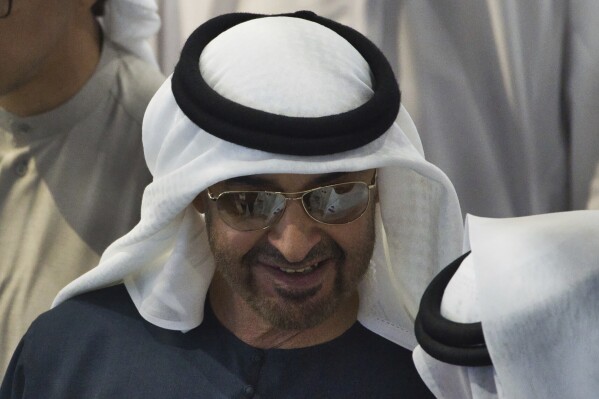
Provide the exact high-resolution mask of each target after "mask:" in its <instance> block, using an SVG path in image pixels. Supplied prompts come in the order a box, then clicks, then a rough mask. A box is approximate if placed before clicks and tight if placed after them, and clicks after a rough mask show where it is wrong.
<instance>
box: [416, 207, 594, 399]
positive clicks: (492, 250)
mask: <svg viewBox="0 0 599 399" xmlns="http://www.w3.org/2000/svg"><path fill="white" fill-rule="evenodd" d="M467 229H468V230H469V234H468V235H467V240H468V241H469V245H470V247H471V249H472V253H471V254H470V255H469V256H468V257H467V258H466V259H465V260H464V261H463V262H462V265H461V266H460V268H459V269H458V271H457V272H456V274H455V275H454V277H453V278H452V280H451V282H450V284H449V285H448V286H447V288H446V289H445V294H444V296H443V302H442V305H441V312H442V314H443V315H444V316H445V317H446V318H448V319H450V320H453V321H457V322H463V323H469V322H476V321H481V322H482V327H483V332H484V336H485V341H486V344H487V349H488V351H489V354H490V356H491V359H492V361H493V366H489V367H460V366H452V365H449V364H446V363H442V362H439V361H437V360H435V359H433V358H431V357H430V356H428V355H427V354H426V353H425V352H424V351H423V350H422V349H421V348H420V347H418V348H417V350H416V351H415V352H414V359H415V362H416V365H417V368H418V370H419V372H420V373H421V375H422V377H423V379H424V381H425V382H426V383H427V385H429V388H431V390H432V391H433V392H434V393H435V394H436V395H437V397H438V398H445V399H458V398H459V399H463V398H473V399H497V398H499V399H537V398H538V399H582V398H595V397H597V395H598V393H599V378H598V376H599V366H598V363H597V361H598V359H599V306H598V304H599V245H598V244H599V211H577V212H564V213H554V214H546V215H536V216H527V217H520V218H508V219H487V218H479V217H472V216H468V221H467Z"/></svg>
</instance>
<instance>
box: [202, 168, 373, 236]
mask: <svg viewBox="0 0 599 399" xmlns="http://www.w3.org/2000/svg"><path fill="white" fill-rule="evenodd" d="M375 187H376V171H375V173H374V176H373V178H372V184H367V183H364V182H360V181H356V182H347V183H338V184H331V185H328V186H322V187H317V188H313V189H310V190H306V191H298V192H295V193H284V192H278V191H224V192H222V193H220V194H218V195H216V196H214V195H213V194H212V193H211V192H210V190H209V189H208V190H207V193H208V198H209V199H210V200H212V201H214V202H216V208H217V209H218V213H219V216H220V217H221V219H222V220H223V221H224V222H225V223H226V224H227V225H228V226H229V227H231V228H233V229H235V230H239V231H255V230H263V229H266V228H268V227H270V226H272V225H273V224H275V223H276V222H277V221H278V220H279V219H280V218H281V216H283V213H284V212H285V207H286V206H287V201H300V200H301V202H302V206H303V207H304V210H305V211H306V213H307V214H308V216H310V218H312V219H314V220H315V221H317V222H320V223H324V224H329V225H336V224H346V223H350V222H353V221H354V220H356V219H358V218H359V217H360V216H362V215H363V214H364V212H365V211H366V209H367V208H368V204H369V203H370V190H372V189H373V188H375Z"/></svg>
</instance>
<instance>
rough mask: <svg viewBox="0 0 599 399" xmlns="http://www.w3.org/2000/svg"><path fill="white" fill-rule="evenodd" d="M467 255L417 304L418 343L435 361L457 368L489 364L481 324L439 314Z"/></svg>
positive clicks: (452, 266)
mask: <svg viewBox="0 0 599 399" xmlns="http://www.w3.org/2000/svg"><path fill="white" fill-rule="evenodd" d="M468 255H469V253H466V254H464V255H462V256H461V257H459V258H458V259H456V260H455V261H453V262H452V263H451V264H450V265H449V266H447V267H446V268H445V269H443V270H442V271H441V272H440V273H439V274H437V276H436V277H435V278H434V279H433V281H431V283H430V284H429V286H428V287H427V289H426V290H425V291H424V294H423V296H422V299H421V301H420V309H419V310H418V315H417V316H416V322H415V332H416V339H417V340H418V343H419V344H420V346H421V347H422V349H424V351H425V352H426V353H428V354H429V355H431V356H432V357H434V358H435V359H437V360H440V361H442V362H445V363H450V364H455V365H459V366H470V367H476V366H490V365H492V362H491V357H490V356H489V351H488V350H487V346H486V344H485V337H484V335H483V329H482V324H481V323H456V322H453V321H451V320H448V319H446V318H444V317H443V315H441V301H442V300H443V294H444V292H445V288H446V287H447V285H448V284H449V281H450V280H451V278H452V277H453V275H454V274H455V272H456V271H457V270H458V268H459V267H460V265H461V264H462V261H463V260H464V259H465V258H466V256H468Z"/></svg>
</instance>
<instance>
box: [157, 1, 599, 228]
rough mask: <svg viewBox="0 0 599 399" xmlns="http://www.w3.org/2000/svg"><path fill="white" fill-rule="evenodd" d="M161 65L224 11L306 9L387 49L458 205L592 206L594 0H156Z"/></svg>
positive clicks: (595, 202)
mask: <svg viewBox="0 0 599 399" xmlns="http://www.w3.org/2000/svg"><path fill="white" fill-rule="evenodd" d="M159 6H160V11H161V16H162V19H163V22H162V28H161V30H160V32H159V34H158V36H157V37H156V40H155V42H154V46H155V49H156V51H157V54H158V58H159V62H160V65H161V68H162V70H163V72H164V73H165V74H167V75H168V74H170V73H171V72H172V70H173V67H174V64H175V63H176V60H177V58H178V55H179V51H180V49H181V47H182V45H183V43H184V41H185V38H186V37H187V36H188V35H189V34H190V33H191V32H192V31H193V30H194V29H195V28H196V27H197V26H198V25H200V24H201V23H202V22H204V21H206V20H207V19H209V18H211V17H213V16H216V15H219V14H223V13H228V12H254V13H266V14H272V13H285V12H293V11H297V10H303V9H307V10H312V11H315V12H316V13H317V14H320V15H321V16H324V17H327V18H331V19H333V20H336V21H339V22H341V23H344V24H347V25H349V26H352V27H353V28H355V29H357V30H359V31H360V32H362V33H364V34H366V36H368V37H369V38H370V39H371V40H372V41H373V42H374V43H376V44H377V45H378V46H379V48H380V49H381V50H382V51H383V52H384V53H385V54H386V55H387V57H388V58H389V60H390V62H391V64H392V66H393V68H394V70H395V72H396V75H397V78H398V80H399V83H400V88H401V91H402V102H403V104H404V105H405V107H406V108H407V110H408V111H409V113H410V114H411V115H412V117H413V119H414V122H415V123H416V126H417V128H418V131H419V133H420V136H421V139H422V143H423V147H424V151H425V155H426V158H427V159H428V160H429V161H431V162H433V163H434V164H436V165H438V166H439V167H440V168H441V169H443V170H444V171H445V173H446V174H447V175H448V176H449V178H450V179H451V180H452V182H453V183H454V185H455V187H456V190H457V192H458V195H459V198H460V202H461V206H462V211H463V213H464V214H466V213H471V214H474V215H478V216H489V217H508V216H522V215H529V214H537V213H546V212H555V211H564V210H571V209H584V208H587V207H595V208H599V181H598V182H596V183H594V184H593V183H592V181H593V176H594V175H595V170H596V165H597V162H598V160H599V112H598V111H599V28H598V26H599V24H598V23H597V22H598V21H597V20H598V19H599V2H597V1H595V0H580V1H577V0H561V1H550V0H527V1H519V0H454V1H451V2H449V1H439V0H393V1H392V0H369V1H368V0H354V1H337V0H329V1H322V0H321V1H316V0H305V1H296V0H286V1H280V0H201V1H198V0H159Z"/></svg>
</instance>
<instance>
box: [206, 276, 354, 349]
mask: <svg viewBox="0 0 599 399" xmlns="http://www.w3.org/2000/svg"><path fill="white" fill-rule="evenodd" d="M209 295H210V304H211V306H212V310H213V312H214V314H215V316H216V318H217V319H218V320H219V321H220V322H221V324H223V325H224V326H225V328H227V329H228V330H229V331H231V332H232V333H233V334H234V335H235V336H236V337H237V338H239V339H240V340H242V341H243V342H245V343H246V344H248V345H250V346H252V347H255V348H260V349H271V348H280V349H294V348H305V347H309V346H314V345H318V344H322V343H325V342H328V341H331V340H333V339H335V338H337V337H338V336H340V335H341V334H343V333H344V332H345V331H347V330H348V329H349V328H350V327H351V326H352V325H353V324H354V323H355V322H356V320H357V313H358V304H359V299H358V293H357V292H356V293H355V294H354V295H352V296H350V297H349V298H346V299H345V300H344V301H342V302H341V303H340V305H339V307H338V308H337V309H336V310H335V312H334V313H333V315H332V316H331V317H329V318H328V319H326V320H324V321H323V322H322V323H320V324H319V325H317V326H315V327H311V328H306V329H299V330H284V329H279V328H277V327H274V326H272V325H271V324H270V323H269V322H268V321H267V320H265V319H264V318H263V317H262V316H261V315H260V314H258V313H257V312H256V311H255V310H254V309H253V308H252V307H251V306H250V305H249V304H248V303H247V302H246V301H245V300H244V299H243V298H241V297H240V296H239V295H237V294H236V293H235V292H233V291H232V290H231V289H230V287H229V286H228V284H227V283H226V282H225V281H224V280H223V279H222V278H220V277H219V275H218V273H216V274H215V276H214V278H213V280H212V283H211V285H210V291H209Z"/></svg>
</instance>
